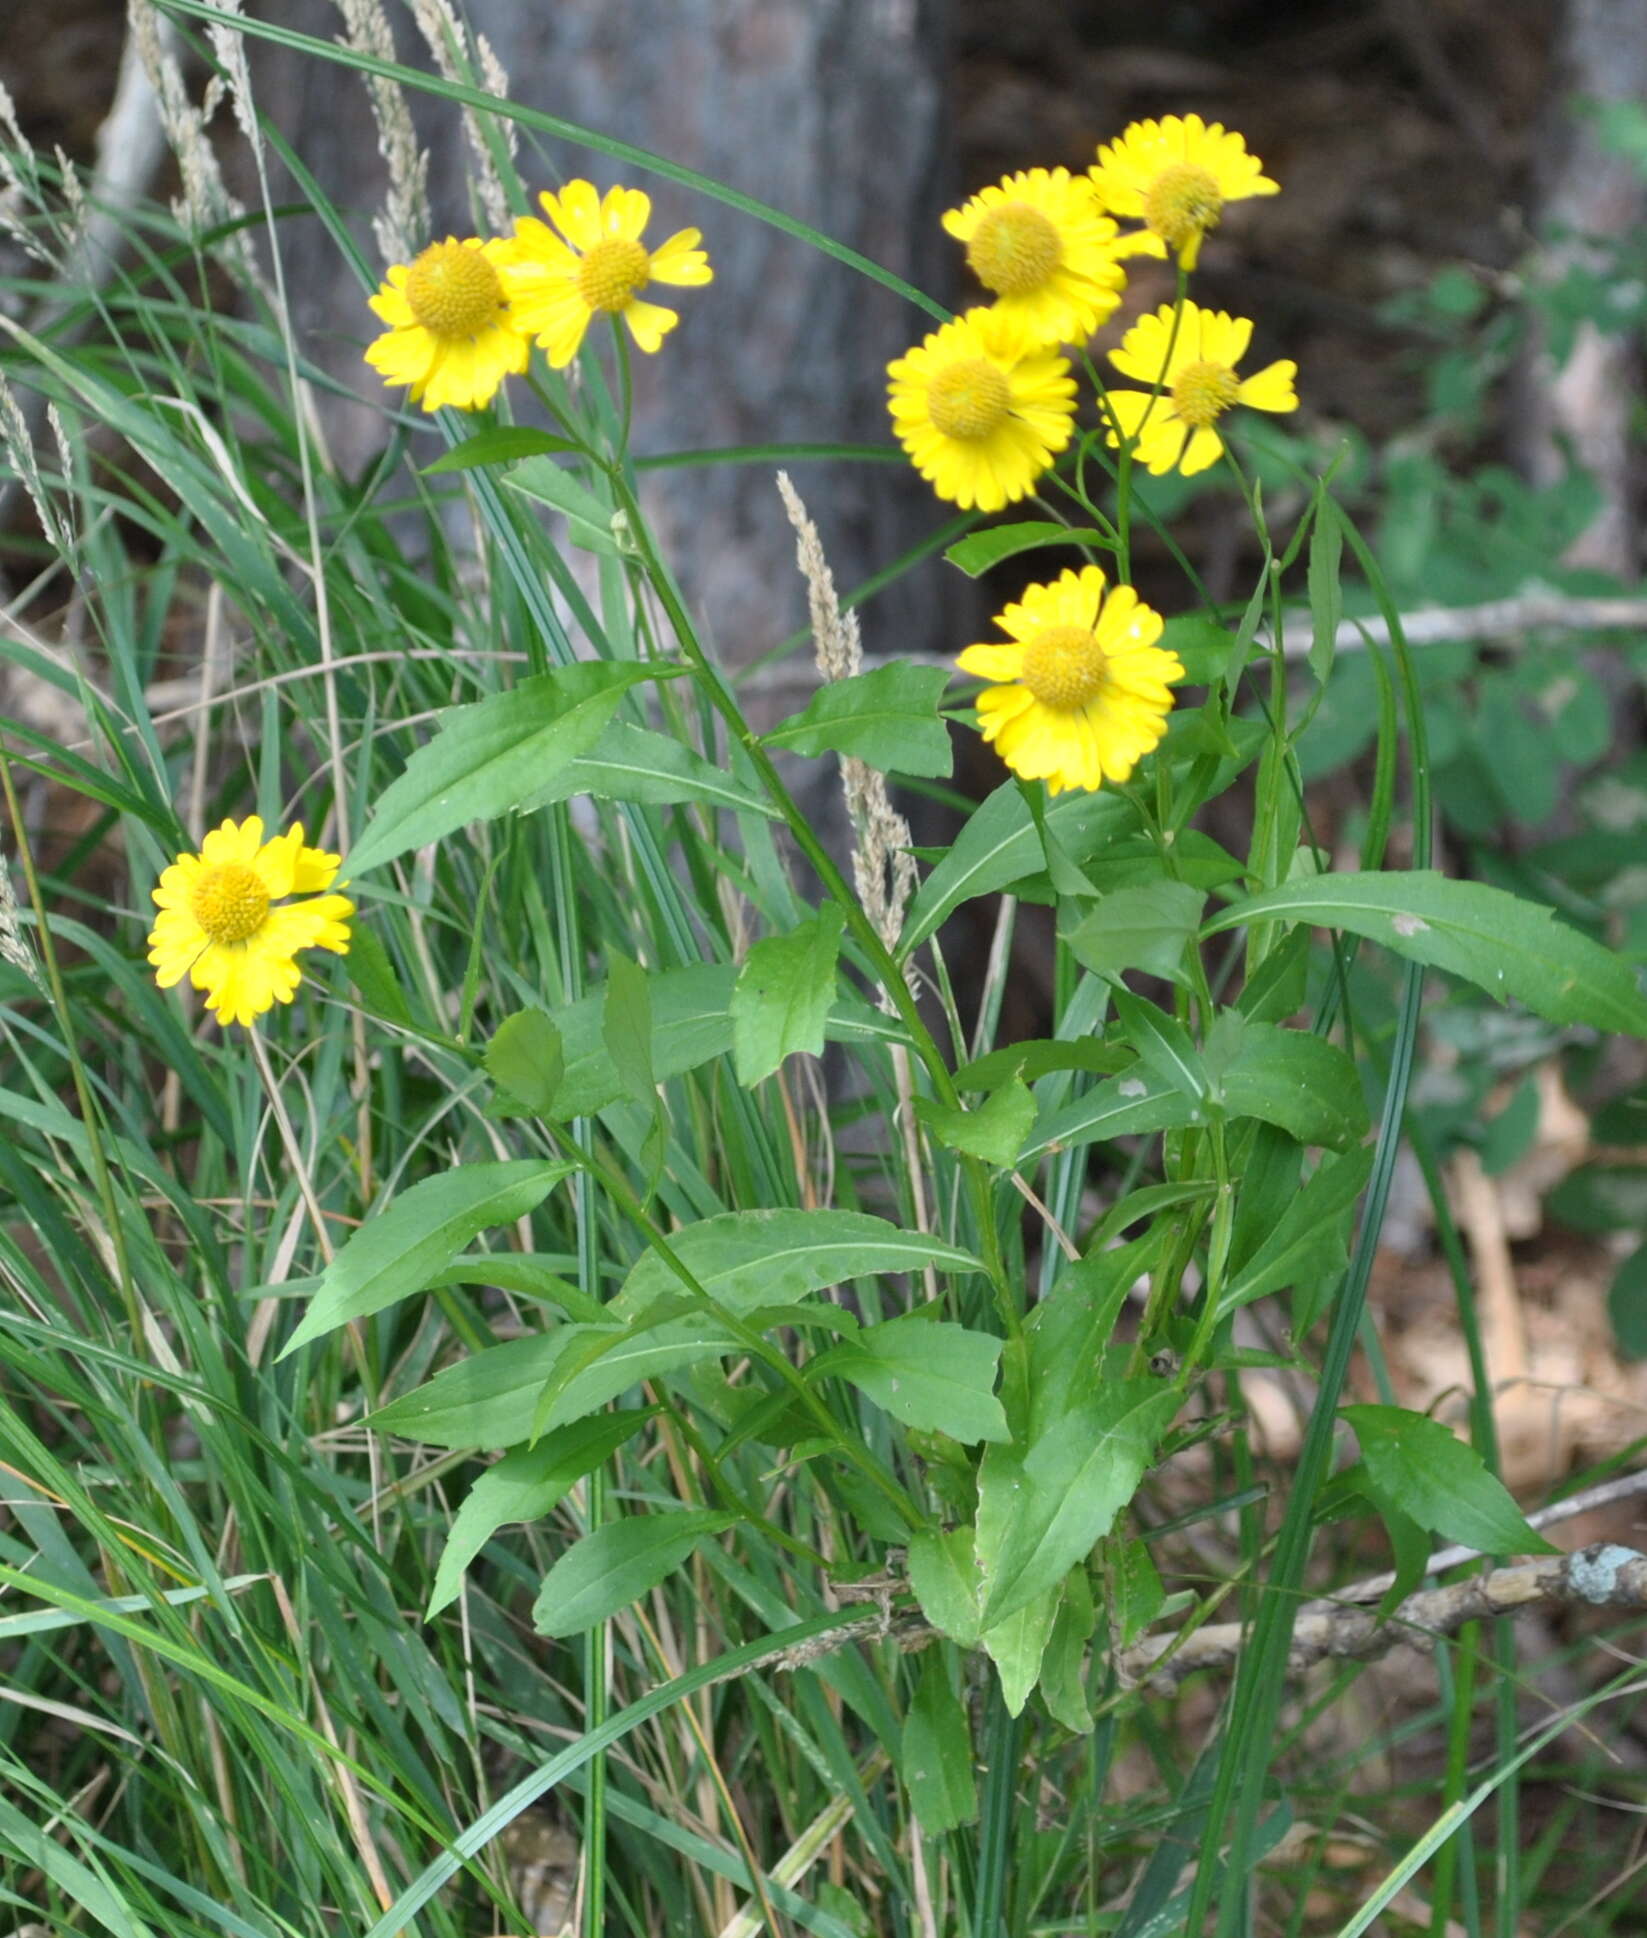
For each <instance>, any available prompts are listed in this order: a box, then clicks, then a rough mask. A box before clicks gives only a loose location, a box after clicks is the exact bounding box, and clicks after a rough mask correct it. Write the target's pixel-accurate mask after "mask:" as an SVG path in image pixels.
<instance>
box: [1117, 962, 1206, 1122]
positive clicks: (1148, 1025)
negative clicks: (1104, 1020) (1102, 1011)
mask: <svg viewBox="0 0 1647 1938" xmlns="http://www.w3.org/2000/svg"><path fill="white" fill-rule="evenodd" d="M1112 1000H1113V1002H1114V1004H1115V1013H1116V1015H1117V1016H1118V1017H1119V1018H1120V1020H1121V1023H1122V1026H1123V1028H1124V1029H1125V1032H1126V1040H1127V1041H1128V1042H1129V1043H1130V1044H1131V1045H1132V1047H1133V1048H1134V1049H1135V1050H1136V1051H1137V1052H1138V1062H1139V1066H1140V1068H1141V1069H1142V1070H1143V1071H1145V1072H1147V1073H1148V1074H1149V1075H1151V1076H1153V1077H1154V1078H1156V1080H1157V1081H1158V1082H1160V1083H1164V1084H1169V1085H1170V1086H1171V1087H1172V1088H1173V1089H1174V1090H1177V1091H1180V1092H1182V1094H1183V1095H1184V1096H1185V1097H1187V1098H1188V1099H1189V1100H1190V1102H1191V1103H1193V1104H1202V1103H1204V1102H1205V1101H1206V1100H1207V1098H1208V1096H1209V1095H1210V1094H1211V1090H1212V1079H1211V1077H1210V1076H1209V1074H1208V1072H1207V1067H1206V1064H1205V1063H1204V1061H1203V1060H1202V1056H1201V1052H1200V1051H1199V1050H1197V1049H1196V1047H1195V1045H1194V1043H1193V1042H1192V1041H1191V1039H1190V1034H1189V1031H1188V1030H1186V1029H1185V1028H1184V1026H1183V1024H1182V1023H1180V1022H1179V1021H1178V1019H1177V1017H1176V1016H1169V1015H1168V1014H1167V1013H1166V1011H1165V1010H1161V1009H1157V1008H1156V1007H1155V1005H1154V1004H1153V1003H1146V1002H1145V1001H1144V999H1143V997H1142V996H1134V995H1133V993H1132V992H1131V990H1129V989H1125V988H1122V989H1117V990H1116V991H1115V994H1114V997H1113V998H1112Z"/></svg>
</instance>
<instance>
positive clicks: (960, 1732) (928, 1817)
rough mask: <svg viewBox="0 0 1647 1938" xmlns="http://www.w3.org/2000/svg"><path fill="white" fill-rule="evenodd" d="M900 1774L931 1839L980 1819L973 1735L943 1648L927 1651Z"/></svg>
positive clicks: (911, 1709) (902, 1750)
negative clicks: (973, 1754) (974, 1771)
mask: <svg viewBox="0 0 1647 1938" xmlns="http://www.w3.org/2000/svg"><path fill="white" fill-rule="evenodd" d="M898 1773H899V1775H900V1776H902V1778H903V1780H904V1784H905V1787H906V1788H907V1789H908V1791H909V1801H910V1803H911V1804H912V1805H913V1806H914V1809H915V1815H916V1817H917V1818H918V1819H919V1820H920V1825H921V1829H922V1830H923V1831H925V1832H926V1834H927V1836H928V1837H941V1836H942V1835H943V1833H944V1832H945V1831H946V1830H954V1829H955V1827H956V1826H957V1825H958V1824H970V1823H971V1822H973V1820H974V1819H975V1818H976V1817H977V1815H978V1788H977V1785H976V1783H975V1782H974V1781H973V1776H972V1730H971V1726H970V1725H969V1724H968V1722H967V1713H966V1711H965V1709H964V1708H962V1706H961V1700H960V1698H959V1697H958V1696H957V1695H956V1693H955V1687H954V1684H953V1683H951V1681H950V1679H949V1664H948V1663H947V1662H946V1661H945V1660H944V1656H943V1651H942V1650H941V1649H928V1650H927V1652H926V1658H925V1660H924V1661H923V1663H922V1665H921V1679H920V1681H919V1682H918V1683H916V1685H915V1694H914V1696H913V1698H912V1699H911V1701H910V1705H909V1714H908V1715H907V1716H906V1717H905V1719H904V1728H903V1737H902V1740H901V1741H900V1743H899V1746H898Z"/></svg>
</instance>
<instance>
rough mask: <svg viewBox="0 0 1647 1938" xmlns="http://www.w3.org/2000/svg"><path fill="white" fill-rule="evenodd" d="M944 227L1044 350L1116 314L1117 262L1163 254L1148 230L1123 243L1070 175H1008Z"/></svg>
mask: <svg viewBox="0 0 1647 1938" xmlns="http://www.w3.org/2000/svg"><path fill="white" fill-rule="evenodd" d="M944 227H945V228H946V229H947V230H948V231H949V233H950V234H951V235H952V236H954V237H955V239H956V240H957V241H958V242H964V243H965V244H966V259H967V263H968V265H969V266H970V267H971V270H972V273H973V274H974V275H975V276H976V277H977V278H978V280H979V282H981V283H982V284H983V285H984V287H985V288H986V289H987V290H988V291H989V292H990V294H991V295H992V296H993V297H994V298H995V307H996V308H997V309H998V310H1000V311H1001V312H1002V314H1003V315H1007V316H1010V317H1012V318H1013V319H1014V320H1015V321H1017V322H1019V323H1022V324H1023V326H1024V330H1025V333H1026V334H1027V335H1028V336H1030V337H1031V338H1033V339H1034V340H1035V342H1037V343H1039V344H1045V345H1048V346H1050V345H1052V344H1055V343H1079V342H1081V341H1082V340H1083V339H1084V338H1086V337H1088V336H1090V335H1091V334H1092V332H1093V331H1094V330H1095V329H1097V327H1098V326H1099V324H1100V323H1103V322H1105V321H1107V320H1108V318H1109V317H1110V316H1111V315H1113V314H1114V311H1115V309H1116V306H1117V305H1118V304H1119V303H1120V300H1121V292H1122V290H1123V289H1125V288H1126V282H1127V273H1126V271H1125V270H1124V269H1123V268H1122V267H1121V265H1120V262H1119V261H1118V260H1117V258H1118V257H1120V256H1124V255H1138V254H1144V255H1151V256H1164V255H1165V254H1166V245H1165V244H1164V243H1163V242H1162V241H1161V239H1160V237H1159V236H1155V235H1151V234H1150V232H1149V231H1148V230H1147V229H1146V230H1144V231H1142V232H1141V233H1139V234H1137V235H1132V236H1124V237H1123V236H1121V235H1120V234H1119V232H1118V231H1117V229H1116V226H1115V224H1114V223H1113V222H1112V221H1110V219H1109V217H1108V216H1107V215H1105V214H1104V213H1103V212H1102V210H1101V209H1100V207H1099V204H1098V200H1097V196H1096V194H1095V192H1094V190H1093V186H1092V184H1091V182H1089V181H1088V180H1087V179H1086V177H1085V176H1079V175H1078V176H1072V175H1071V174H1070V172H1069V170H1068V169H1067V168H1052V169H1047V168H1031V169H1029V170H1028V171H1026V172H1025V173H1023V174H1020V175H1008V176H1007V177H1006V179H1005V180H1004V181H1002V182H1001V183H1000V184H998V186H996V187H994V188H986V189H983V190H980V192H979V193H978V194H976V195H974V196H973V198H972V200H971V201H970V202H964V203H962V205H961V206H960V208H958V209H951V210H950V211H949V213H948V214H947V215H946V216H945V217H944Z"/></svg>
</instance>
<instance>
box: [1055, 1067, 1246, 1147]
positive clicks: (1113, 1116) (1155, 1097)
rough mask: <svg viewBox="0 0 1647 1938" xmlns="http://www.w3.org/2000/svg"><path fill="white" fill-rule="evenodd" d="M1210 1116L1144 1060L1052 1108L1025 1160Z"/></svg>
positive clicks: (1175, 1127)
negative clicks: (1080, 1095) (1146, 1067)
mask: <svg viewBox="0 0 1647 1938" xmlns="http://www.w3.org/2000/svg"><path fill="white" fill-rule="evenodd" d="M1208 1115H1209V1113H1208V1111H1207V1110H1206V1109H1205V1108H1204V1107H1203V1106H1202V1105H1201V1104H1199V1103H1197V1102H1196V1101H1195V1099H1194V1098H1193V1097H1190V1096H1187V1095H1186V1094H1185V1093H1184V1092H1183V1091H1182V1090H1179V1089H1176V1088H1174V1087H1173V1086H1172V1085H1170V1084H1167V1083H1165V1082H1164V1081H1163V1080H1162V1079H1161V1078H1160V1077H1158V1076H1156V1074H1155V1073H1154V1071H1152V1070H1146V1069H1144V1068H1143V1066H1142V1065H1141V1064H1140V1065H1137V1066H1135V1067H1134V1068H1133V1069H1131V1070H1128V1071H1127V1072H1126V1073H1125V1075H1123V1076H1119V1077H1112V1078H1111V1079H1110V1080H1109V1082H1108V1083H1100V1084H1096V1085H1094V1087H1093V1088H1092V1089H1091V1090H1089V1091H1088V1092H1087V1093H1086V1095H1085V1096H1083V1097H1077V1098H1075V1099H1074V1101H1073V1102H1071V1103H1067V1104H1063V1105H1061V1106H1059V1107H1058V1108H1057V1109H1056V1110H1052V1111H1050V1112H1048V1114H1047V1115H1046V1116H1045V1117H1043V1118H1042V1119H1041V1121H1040V1122H1039V1123H1038V1124H1037V1125H1036V1126H1035V1130H1034V1133H1033V1135H1032V1136H1031V1138H1030V1141H1029V1145H1028V1147H1027V1148H1026V1149H1025V1150H1024V1151H1023V1152H1022V1153H1021V1155H1020V1158H1019V1162H1020V1163H1021V1164H1029V1163H1031V1162H1033V1161H1034V1159H1036V1158H1038V1157H1043V1156H1044V1155H1045V1154H1046V1153H1047V1152H1048V1151H1070V1150H1075V1149H1077V1148H1078V1147H1079V1146H1080V1145H1082V1144H1095V1143H1098V1142H1099V1141H1100V1140H1102V1139H1107V1138H1111V1137H1136V1136H1138V1135H1139V1134H1140V1133H1141V1132H1145V1131H1164V1130H1182V1129H1184V1128H1185V1126H1186V1125H1189V1124H1202V1123H1205V1122H1206V1121H1207V1118H1208Z"/></svg>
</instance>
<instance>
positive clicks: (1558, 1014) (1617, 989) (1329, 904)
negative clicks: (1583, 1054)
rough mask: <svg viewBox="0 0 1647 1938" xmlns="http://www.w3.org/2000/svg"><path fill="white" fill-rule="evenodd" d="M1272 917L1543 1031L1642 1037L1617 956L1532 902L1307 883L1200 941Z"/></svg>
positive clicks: (1349, 882) (1435, 882)
mask: <svg viewBox="0 0 1647 1938" xmlns="http://www.w3.org/2000/svg"><path fill="white" fill-rule="evenodd" d="M1272 918H1273V919H1276V920H1280V921H1283V922H1309V923H1311V924H1312V925H1314V926H1315V927H1318V928H1327V929H1347V930H1349V932H1350V933H1351V934H1352V935H1363V936H1366V937H1367V938H1368V940H1369V941H1373V942H1381V943H1382V944H1383V945H1384V947H1385V948H1387V949H1392V950H1394V952H1395V953H1396V954H1397V955H1402V956H1406V957H1408V958H1410V959H1411V960H1412V961H1414V962H1422V963H1427V964H1429V965H1430V966H1431V967H1432V968H1436V969H1445V970H1446V971H1447V972H1448V973H1449V974H1450V975H1454V976H1461V977H1463V979H1464V980H1465V981H1466V982H1472V983H1474V984H1475V985H1476V987H1477V988H1478V989H1484V990H1485V991H1486V992H1487V994H1488V995H1489V996H1494V997H1496V998H1497V999H1498V1001H1499V1002H1501V1003H1502V1002H1509V1001H1510V1000H1512V999H1514V1000H1515V1001H1517V1002H1521V1003H1525V1004H1526V1006H1527V1007H1528V1008H1529V1009H1531V1010H1536V1011H1537V1013H1538V1014H1539V1015H1540V1016H1547V1017H1548V1018H1549V1019H1550V1021H1551V1022H1552V1023H1589V1024H1592V1025H1593V1026H1594V1027H1595V1028H1597V1029H1602V1030H1617V1031H1620V1032H1622V1033H1624V1034H1626V1035H1629V1036H1647V997H1644V996H1643V995H1642V993H1641V990H1640V988H1639V986H1638V985H1637V982H1636V976H1635V971H1634V970H1633V969H1632V968H1631V967H1630V965H1629V964H1628V963H1627V962H1625V961H1624V960H1623V958H1622V957H1620V956H1616V955H1614V954H1613V953H1612V951H1611V950H1609V949H1604V948H1603V947H1602V946H1601V944H1600V943H1599V942H1592V941H1591V940H1590V938H1589V937H1588V936H1587V935H1581V934H1580V933H1579V931H1578V930H1577V929H1573V928H1569V927H1568V926H1567V924H1566V923H1565V922H1558V921H1557V920H1556V918H1555V916H1554V914H1553V913H1552V912H1551V911H1550V910H1549V909H1547V908H1544V907H1541V906H1540V905H1539V904H1538V903H1537V902H1524V901H1522V900H1521V899H1520V897H1519V896H1516V895H1509V894H1506V893H1505V892H1504V890H1503V889H1501V888H1489V887H1487V886H1486V885H1485V884H1484V883H1482V882H1460V881H1451V880H1449V879H1448V878H1447V877H1446V876H1445V875H1441V874H1438V873H1437V872H1436V871H1435V870H1433V869H1428V868H1426V869H1418V870H1414V871H1413V872H1411V873H1408V874H1359V875H1358V874H1347V875H1316V876H1309V877H1306V878H1305V879H1303V880H1301V881H1292V882H1283V883H1282V885H1281V886H1280V887H1279V888H1272V889H1269V890H1267V891H1266V892H1265V893H1264V894H1262V895H1255V896H1253V897H1252V898H1251V899H1250V900H1249V901H1245V902H1237V903H1236V904H1235V906H1234V907H1233V908H1228V909H1225V910H1224V912H1223V913H1222V914H1221V915H1217V916H1215V917H1214V918H1213V920H1212V921H1210V922H1209V923H1208V924H1207V925H1206V930H1205V933H1206V934H1208V935H1216V934H1218V933H1219V932H1220V931H1221V930H1223V929H1231V928H1239V927H1243V926H1245V925H1246V924H1248V923H1250V922H1257V921H1263V920H1268V919H1272Z"/></svg>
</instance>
